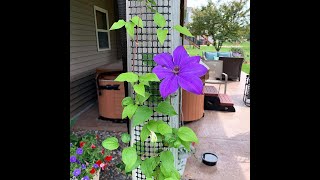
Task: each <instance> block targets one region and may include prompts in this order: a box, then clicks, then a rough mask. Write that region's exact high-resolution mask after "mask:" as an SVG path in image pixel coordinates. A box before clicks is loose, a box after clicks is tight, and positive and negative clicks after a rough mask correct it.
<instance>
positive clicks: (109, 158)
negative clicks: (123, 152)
mask: <svg viewBox="0 0 320 180" xmlns="http://www.w3.org/2000/svg"><path fill="white" fill-rule="evenodd" d="M104 160H105V161H107V162H110V161H111V160H112V156H106V157H105V158H104Z"/></svg>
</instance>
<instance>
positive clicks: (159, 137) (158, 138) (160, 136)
mask: <svg viewBox="0 0 320 180" xmlns="http://www.w3.org/2000/svg"><path fill="white" fill-rule="evenodd" d="M156 135H157V142H162V140H163V136H162V135H161V134H159V133H156Z"/></svg>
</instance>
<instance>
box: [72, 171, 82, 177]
mask: <svg viewBox="0 0 320 180" xmlns="http://www.w3.org/2000/svg"><path fill="white" fill-rule="evenodd" d="M80 174H81V169H75V170H74V171H73V175H74V176H75V177H77V176H79V175H80Z"/></svg>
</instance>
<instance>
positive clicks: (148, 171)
mask: <svg viewBox="0 0 320 180" xmlns="http://www.w3.org/2000/svg"><path fill="white" fill-rule="evenodd" d="M156 166H157V163H156V160H155V158H154V157H151V158H147V159H145V160H144V161H142V163H141V166H140V168H141V171H142V173H143V174H144V175H145V176H146V177H148V178H152V173H153V170H154V169H155V168H156Z"/></svg>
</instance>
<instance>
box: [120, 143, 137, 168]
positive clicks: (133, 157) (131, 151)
mask: <svg viewBox="0 0 320 180" xmlns="http://www.w3.org/2000/svg"><path fill="white" fill-rule="evenodd" d="M137 158H138V156H137V151H136V149H135V148H134V147H127V148H124V149H123V150H122V161H123V163H124V164H125V165H126V169H131V168H133V166H134V165H135V163H136V161H137Z"/></svg>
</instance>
